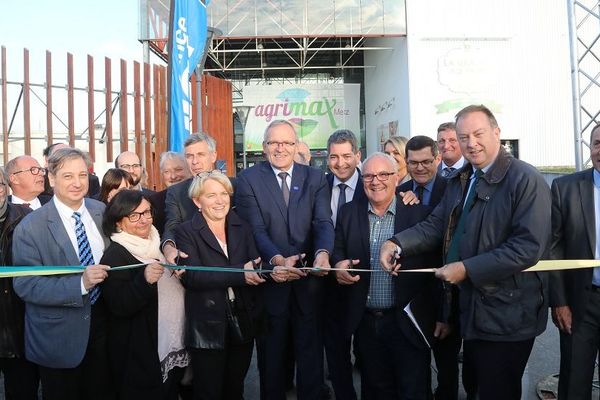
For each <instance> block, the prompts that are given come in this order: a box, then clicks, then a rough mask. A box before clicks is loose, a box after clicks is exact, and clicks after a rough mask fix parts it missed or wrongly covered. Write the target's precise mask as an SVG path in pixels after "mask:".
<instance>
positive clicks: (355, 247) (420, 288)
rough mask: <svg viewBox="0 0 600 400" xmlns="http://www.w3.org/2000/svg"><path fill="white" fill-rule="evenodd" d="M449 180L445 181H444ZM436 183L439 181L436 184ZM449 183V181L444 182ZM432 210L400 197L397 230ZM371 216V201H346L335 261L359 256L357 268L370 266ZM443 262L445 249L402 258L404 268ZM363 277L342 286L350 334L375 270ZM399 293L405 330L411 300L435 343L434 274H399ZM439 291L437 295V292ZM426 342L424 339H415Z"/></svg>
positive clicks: (398, 306) (346, 329)
mask: <svg viewBox="0 0 600 400" xmlns="http://www.w3.org/2000/svg"><path fill="white" fill-rule="evenodd" d="M442 179H443V178H442ZM444 183H445V182H442V184H444ZM434 186H435V185H434ZM444 186H445V185H444ZM427 214H429V210H427V209H426V208H425V207H424V206H407V205H405V204H404V203H402V199H401V198H399V197H397V199H396V216H395V221H394V232H399V231H401V230H403V229H406V228H407V227H408V226H410V225H411V224H414V223H415V222H416V221H417V220H419V219H423V218H425V217H426V216H427ZM369 240H370V237H369V216H368V201H354V200H353V201H351V202H349V203H346V204H345V205H344V206H343V207H342V209H341V210H340V216H338V223H337V225H336V235H335V249H334V252H333V257H332V264H333V263H337V262H339V261H341V260H347V259H358V260H360V263H359V264H358V265H357V266H355V268H361V269H370V268H371V264H370V262H369V260H370V258H371V253H370V251H371V250H370V249H371V247H370V245H369ZM440 264H441V249H439V251H438V252H437V258H435V257H432V256H431V255H429V254H428V255H424V256H423V257H420V258H417V257H414V258H413V259H412V260H405V259H402V268H404V269H415V268H426V267H437V266H439V265H440ZM359 275H360V280H359V281H358V282H356V283H355V284H353V285H347V286H340V287H341V289H342V292H345V293H343V294H342V295H343V296H344V297H345V299H346V303H345V310H343V313H344V314H345V315H346V323H345V324H344V325H345V327H344V332H343V333H344V335H345V336H346V337H350V336H351V335H352V334H353V333H354V332H355V330H356V329H357V327H358V324H359V323H360V320H361V318H362V316H363V314H364V311H365V308H366V304H367V295H368V293H369V286H370V279H371V273H368V272H361V273H359ZM394 286H395V296H396V317H397V320H398V322H399V326H400V328H401V329H404V330H412V329H413V328H412V325H411V322H410V321H408V319H407V318H408V317H407V316H406V314H405V313H404V311H403V309H404V307H405V306H406V305H407V304H409V303H411V302H413V303H411V310H412V312H413V314H414V315H415V318H416V320H417V322H418V323H419V326H420V328H421V330H422V331H423V332H424V333H425V335H426V336H427V339H428V341H429V342H430V343H431V340H432V336H433V329H434V325H435V321H436V319H437V315H438V310H437V307H438V304H439V301H438V299H439V294H437V292H438V291H439V289H438V288H439V287H438V286H437V282H436V280H435V278H434V277H433V275H432V274H429V273H428V274H420V273H419V274H417V273H415V274H412V273H411V274H399V275H398V276H397V277H396V278H394ZM436 294H437V296H436ZM406 336H407V337H409V338H413V337H415V335H414V332H412V333H409V332H407V334H406ZM414 344H415V345H417V346H423V345H424V342H421V341H420V340H419V341H418V342H416V341H415V343H414Z"/></svg>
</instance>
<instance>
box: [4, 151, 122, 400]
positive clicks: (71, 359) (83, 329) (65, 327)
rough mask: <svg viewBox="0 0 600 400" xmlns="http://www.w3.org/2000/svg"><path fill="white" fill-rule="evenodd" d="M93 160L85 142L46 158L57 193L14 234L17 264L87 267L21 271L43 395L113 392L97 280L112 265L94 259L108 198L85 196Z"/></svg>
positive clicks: (29, 349) (20, 290) (29, 352)
mask: <svg viewBox="0 0 600 400" xmlns="http://www.w3.org/2000/svg"><path fill="white" fill-rule="evenodd" d="M90 164H91V162H90V160H89V158H88V156H87V155H86V154H85V153H83V152H81V151H80V150H77V149H73V148H64V149H60V150H57V151H56V152H55V153H53V154H52V156H51V157H50V159H49V160H48V170H49V179H50V184H51V185H52V187H53V188H54V197H53V199H52V200H51V201H49V202H48V203H46V204H45V205H44V206H43V207H41V208H39V209H38V210H36V211H34V212H32V213H30V214H29V215H27V217H26V218H24V219H23V221H22V222H21V223H20V224H19V225H18V226H17V228H16V229H15V232H14V236H13V247H12V251H13V261H14V263H15V265H40V266H41V265H46V266H52V265H54V266H60V265H82V266H87V267H86V268H85V270H84V272H83V273H80V274H69V275H54V276H29V277H20V278H15V280H14V288H15V292H16V293H17V295H19V297H21V298H22V299H23V300H24V301H25V304H26V308H25V355H26V357H27V359H28V360H30V361H32V362H34V363H36V364H38V365H39V367H40V377H41V381H42V388H43V389H42V390H43V392H44V393H43V394H44V399H61V400H62V399H82V398H85V399H108V398H113V396H112V395H111V393H107V391H110V390H111V387H112V385H110V379H109V378H110V376H109V371H108V363H107V359H106V343H105V342H106V337H105V336H106V335H105V333H104V331H105V329H104V320H105V318H104V314H105V312H104V306H103V302H102V297H101V296H100V293H99V287H97V285H98V284H99V283H101V282H102V281H103V280H104V279H105V278H106V276H107V270H108V267H107V266H104V265H95V264H96V262H97V261H99V260H100V258H101V257H102V253H103V252H104V249H105V247H106V246H107V244H108V239H107V238H106V237H104V235H103V234H102V229H101V225H102V213H103V211H104V205H103V204H102V203H100V202H98V201H95V200H92V199H87V198H85V199H84V197H85V195H86V193H87V190H88V168H89V166H90Z"/></svg>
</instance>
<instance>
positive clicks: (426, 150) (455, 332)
mask: <svg viewBox="0 0 600 400" xmlns="http://www.w3.org/2000/svg"><path fill="white" fill-rule="evenodd" d="M442 125H444V124H442ZM452 126H454V124H452ZM455 136H456V133H455ZM456 145H457V146H458V143H457V142H456ZM439 162H440V154H438V149H437V146H436V142H435V141H433V139H431V138H430V137H428V136H413V137H412V138H410V140H409V141H408V142H407V143H406V164H407V168H408V173H409V175H410V176H411V178H412V179H411V180H410V181H408V182H405V183H404V184H402V185H400V186H399V187H398V191H399V192H408V191H409V190H410V191H412V192H413V193H415V194H417V195H418V197H419V200H420V205H421V206H423V207H425V209H424V210H423V211H424V212H423V213H422V218H421V219H419V220H415V223H416V222H420V221H421V220H423V219H425V217H426V216H427V215H429V214H430V213H431V211H433V209H434V208H435V207H436V206H437V205H438V203H439V202H440V200H441V198H442V195H443V194H444V191H445V190H446V179H445V178H444V177H443V176H442V173H441V172H438V170H439V169H438V164H439ZM407 217H410V216H407ZM408 226H410V225H408ZM441 261H442V253H441V248H440V249H439V254H438V264H436V265H434V266H435V267H439V266H441V265H442V264H441ZM441 284H442V283H441V282H440V285H441ZM444 290H445V291H450V292H451V293H448V294H449V295H450V297H448V296H444V297H442V298H441V299H440V300H441V302H440V304H439V306H440V307H441V308H442V309H441V313H440V314H439V315H438V318H437V323H436V330H435V332H434V337H435V338H436V340H434V341H433V343H432V349H433V355H434V357H435V363H436V367H437V383H438V386H437V388H436V390H435V399H436V400H457V399H458V353H459V351H460V347H461V345H462V339H461V337H460V330H459V326H458V324H457V321H456V317H457V315H458V288H457V287H456V286H455V285H449V284H448V285H444ZM447 298H451V299H452V300H453V301H452V303H445V302H444V300H446V299H447ZM470 382H471V375H470V374H468V368H466V367H465V366H464V365H463V384H464V386H465V389H466V390H467V394H468V395H469V396H470V395H474V393H472V389H471V387H470V385H469V384H470Z"/></svg>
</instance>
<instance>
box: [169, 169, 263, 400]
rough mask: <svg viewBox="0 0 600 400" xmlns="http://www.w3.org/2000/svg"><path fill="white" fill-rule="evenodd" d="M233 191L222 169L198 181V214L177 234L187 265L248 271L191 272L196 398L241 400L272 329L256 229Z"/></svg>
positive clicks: (189, 319)
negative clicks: (234, 202) (267, 323)
mask: <svg viewBox="0 0 600 400" xmlns="http://www.w3.org/2000/svg"><path fill="white" fill-rule="evenodd" d="M232 193H233V188H232V186H231V182H230V180H229V178H227V176H225V175H223V174H222V173H220V172H218V171H213V172H208V173H207V172H204V173H201V174H199V175H198V176H197V177H195V178H194V180H193V182H192V184H191V185H190V189H189V196H190V198H191V199H192V200H193V201H194V203H195V204H196V205H197V206H198V208H199V211H200V212H198V213H197V214H196V215H194V217H193V218H192V219H191V220H189V221H186V222H184V223H183V224H181V225H179V226H178V228H177V229H176V231H175V237H176V242H177V247H178V248H179V249H180V250H181V251H182V252H185V253H186V254H187V255H188V257H187V258H184V259H182V260H181V262H182V263H184V264H187V265H205V266H229V267H233V268H239V269H243V270H247V272H244V273H224V272H198V271H187V272H186V273H185V274H183V275H182V281H183V284H184V285H185V313H186V328H185V345H186V347H187V348H188V350H189V351H190V354H191V358H192V371H193V375H194V379H193V385H194V399H214V400H217V399H218V400H241V399H243V394H244V377H245V376H246V373H247V371H248V367H249V366H250V359H251V358H252V349H253V346H254V339H255V337H256V336H257V335H259V334H260V333H261V331H262V330H263V326H264V316H265V314H264V310H263V307H262V296H261V292H260V289H261V288H260V287H259V286H256V285H259V284H261V283H263V282H264V279H263V278H261V277H260V275H258V274H257V273H255V272H254V267H255V266H256V265H257V264H259V263H260V258H259V257H258V251H257V250H256V246H255V244H254V239H253V236H252V229H251V228H250V226H249V225H248V224H247V223H246V222H244V221H243V220H242V219H241V218H240V217H238V215H237V214H236V213H235V211H233V210H231V209H230V207H229V206H230V201H231V199H230V198H231V194H232Z"/></svg>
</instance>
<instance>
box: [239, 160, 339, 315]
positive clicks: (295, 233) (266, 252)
mask: <svg viewBox="0 0 600 400" xmlns="http://www.w3.org/2000/svg"><path fill="white" fill-rule="evenodd" d="M235 203H236V206H237V208H236V209H237V211H238V214H239V215H240V216H241V217H242V218H243V219H245V220H246V221H248V222H249V223H250V225H251V226H252V229H253V233H254V239H255V241H256V246H257V248H258V251H259V253H260V256H261V257H262V259H263V261H264V262H265V263H268V262H269V261H270V260H271V259H272V258H273V257H274V256H276V255H278V254H280V255H282V256H284V257H289V256H292V255H296V254H301V253H306V260H307V262H308V263H309V264H308V265H311V264H312V261H313V258H314V257H313V256H314V252H315V251H317V250H319V249H324V250H327V251H328V252H329V253H330V254H331V252H332V250H333V240H334V231H333V223H332V222H331V204H330V196H329V188H328V185H327V181H326V179H325V175H324V174H323V172H322V171H321V170H318V169H316V168H312V167H308V166H306V165H301V164H297V163H294V169H293V172H292V180H291V185H290V199H289V205H288V206H287V207H286V205H285V201H284V199H283V193H282V191H281V188H280V186H279V183H278V181H277V177H276V176H275V173H274V172H273V169H272V168H271V164H270V163H269V162H262V163H260V164H257V165H255V166H253V167H250V168H248V169H246V170H244V171H242V173H241V174H240V175H239V177H238V178H237V190H236V192H235ZM320 280H321V278H319V277H315V276H313V275H309V276H307V277H305V278H302V279H299V280H296V281H293V282H283V283H275V282H269V283H267V285H266V287H265V296H266V303H267V311H268V312H269V313H270V314H271V315H279V314H281V313H283V312H284V311H285V310H287V309H288V305H289V299H290V294H291V293H292V292H293V293H295V296H296V299H297V301H298V304H299V306H300V308H301V309H302V311H303V312H305V313H310V312H314V311H315V310H316V306H317V301H318V296H319V294H320V286H321V282H320Z"/></svg>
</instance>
